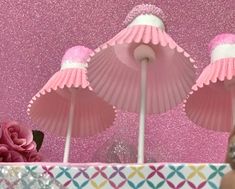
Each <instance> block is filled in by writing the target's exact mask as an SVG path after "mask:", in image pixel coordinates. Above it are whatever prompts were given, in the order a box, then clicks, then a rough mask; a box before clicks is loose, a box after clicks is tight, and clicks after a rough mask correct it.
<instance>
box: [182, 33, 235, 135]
mask: <svg viewBox="0 0 235 189" xmlns="http://www.w3.org/2000/svg"><path fill="white" fill-rule="evenodd" d="M209 48H210V52H211V63H210V64H209V65H208V66H207V67H206V68H205V69H204V70H203V72H202V73H201V75H200V77H199V78H198V80H197V81H196V84H195V85H194V86H193V88H192V89H193V91H192V93H191V95H190V96H189V98H188V99H187V101H186V102H185V111H186V114H187V116H188V117H189V118H190V119H191V120H192V121H193V122H195V123H196V124H198V125H200V126H202V127H204V128H207V129H211V130H216V131H222V132H226V131H228V132H229V131H231V129H232V125H233V126H235V80H234V76H235V35H234V34H221V35H218V36H216V37H215V38H214V39H213V40H212V41H211V43H210V45H209Z"/></svg>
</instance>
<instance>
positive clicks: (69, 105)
mask: <svg viewBox="0 0 235 189" xmlns="http://www.w3.org/2000/svg"><path fill="white" fill-rule="evenodd" d="M91 52H92V51H91V50H90V49H88V48H85V47H83V46H75V47H72V48H70V49H69V50H68V51H67V52H66V53H65V55H64V57H63V59H62V64H61V69H60V71H58V72H57V73H55V74H54V75H53V76H52V77H51V78H50V80H49V81H48V82H47V83H46V85H45V86H44V87H43V88H42V89H41V90H40V91H39V92H38V93H37V94H36V95H35V96H34V97H33V98H32V100H31V101H30V104H29V106H28V114H29V115H30V116H31V118H32V119H33V120H34V121H35V122H36V123H38V125H39V126H41V127H42V128H43V129H45V130H46V131H48V132H51V133H54V134H57V135H61V136H66V143H65V152H64V162H67V161H68V156H69V149H70V138H71V136H74V137H87V136H91V135H94V134H96V133H98V132H101V131H104V130H105V129H106V128H108V127H109V126H111V125H112V123H113V121H114V119H115V110H114V108H113V106H111V105H109V104H107V103H106V102H105V101H103V100H102V99H101V98H99V97H98V96H96V94H95V93H94V92H93V91H92V89H91V88H90V86H89V82H88V81H87V75H86V74H87V71H86V68H87V63H86V60H87V58H88V56H89V54H90V53H91Z"/></svg>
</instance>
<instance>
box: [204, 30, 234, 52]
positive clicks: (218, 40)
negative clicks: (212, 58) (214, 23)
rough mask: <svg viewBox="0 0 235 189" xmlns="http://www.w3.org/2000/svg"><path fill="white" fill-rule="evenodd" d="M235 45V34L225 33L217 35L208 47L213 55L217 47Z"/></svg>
mask: <svg viewBox="0 0 235 189" xmlns="http://www.w3.org/2000/svg"><path fill="white" fill-rule="evenodd" d="M232 43H235V34H232V33H223V34H219V35H217V36H216V37H215V38H214V39H212V40H211V42H210V43H209V45H208V49H209V52H210V53H211V52H212V51H213V49H215V47H216V46H218V45H221V44H232Z"/></svg>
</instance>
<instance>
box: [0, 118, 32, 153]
mask: <svg viewBox="0 0 235 189" xmlns="http://www.w3.org/2000/svg"><path fill="white" fill-rule="evenodd" d="M1 130H2V137H1V143H4V144H7V145H8V146H9V147H10V148H12V149H14V150H16V151H18V152H28V151H34V150H35V149H36V144H35V142H34V141H33V134H32V131H31V129H29V128H28V127H25V126H22V125H19V123H17V122H15V121H11V122H8V123H3V124H1Z"/></svg>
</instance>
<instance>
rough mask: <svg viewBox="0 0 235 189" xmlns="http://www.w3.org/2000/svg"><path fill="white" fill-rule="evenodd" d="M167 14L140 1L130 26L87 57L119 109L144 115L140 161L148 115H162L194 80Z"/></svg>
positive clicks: (95, 84)
mask: <svg viewBox="0 0 235 189" xmlns="http://www.w3.org/2000/svg"><path fill="white" fill-rule="evenodd" d="M163 20H164V14H163V12H162V10H161V9H159V8H158V7H156V6H154V5H138V6H136V7H135V8H134V9H133V10H132V11H131V12H130V13H129V14H128V16H127V18H126V20H125V24H127V27H126V28H125V29H123V30H122V31H121V32H119V33H118V34H117V35H116V36H115V37H114V38H112V39H111V40H109V41H108V42H106V43H104V44H103V45H101V46H100V47H98V48H97V49H96V50H95V52H94V53H93V54H91V58H90V59H89V60H88V62H89V68H88V76H89V77H88V78H89V81H90V83H91V86H92V88H93V89H94V91H95V92H96V93H97V94H98V96H100V97H102V98H103V99H104V100H106V101H107V102H109V103H110V104H113V105H115V106H116V107H118V108H120V109H123V110H127V111H130V112H138V113H140V127H139V145H138V146H139V147H138V148H139V149H138V162H139V163H142V162H143V158H144V125H145V114H146V113H149V114H150V113H162V112H166V111H167V110H169V109H171V108H172V107H174V106H176V105H178V104H179V103H181V102H182V101H183V99H184V98H186V96H187V94H188V92H189V91H190V89H191V87H192V85H193V83H194V82H195V72H194V65H193V62H194V61H193V60H192V59H191V58H190V57H189V54H187V53H186V52H185V51H184V50H183V49H182V48H181V47H179V46H178V45H177V44H176V43H175V42H174V40H173V39H172V38H171V37H170V36H169V35H168V34H167V33H166V32H165V29H164V28H165V26H164V23H163Z"/></svg>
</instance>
